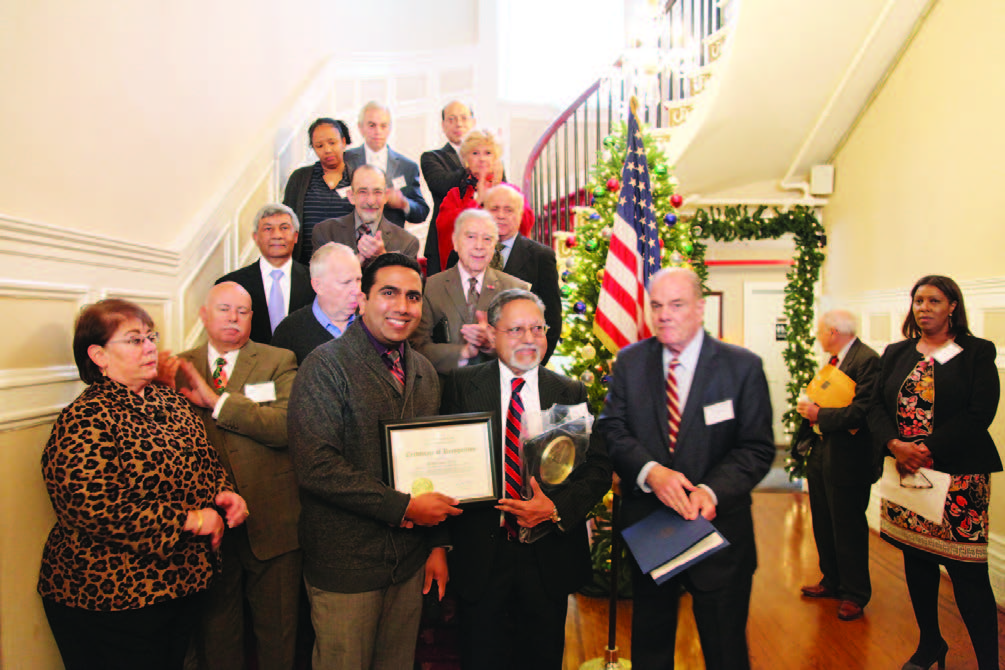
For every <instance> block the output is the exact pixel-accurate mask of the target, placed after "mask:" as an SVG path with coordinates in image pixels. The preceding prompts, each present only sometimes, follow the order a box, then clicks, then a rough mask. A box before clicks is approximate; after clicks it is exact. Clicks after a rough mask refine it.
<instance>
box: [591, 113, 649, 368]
mask: <svg viewBox="0 0 1005 670" xmlns="http://www.w3.org/2000/svg"><path fill="white" fill-rule="evenodd" d="M659 269H660V243H659V238H658V237H657V228H656V212H655V210H654V209H653V194H652V189H651V188H650V185H649V164H648V163H647V162H646V149H645V146H644V145H643V143H642V133H641V132H640V131H639V123H638V119H636V118H635V114H634V112H630V113H629V115H628V153H627V154H626V156H625V167H624V170H623V171H622V175H621V195H620V197H619V198H618V209H617V212H616V213H615V214H614V230H613V231H612V232H611V245H610V249H609V250H608V252H607V263H606V265H605V266H604V280H603V282H602V283H601V285H600V298H599V299H598V300H597V312H596V316H595V317H594V319H593V332H594V334H595V335H596V336H597V338H598V339H600V341H601V342H603V343H604V345H605V346H606V347H607V348H608V349H610V350H611V351H613V352H614V353H617V352H618V351H619V350H621V348H622V347H626V346H628V345H629V344H631V343H632V342H637V341H639V340H642V339H645V338H647V337H649V336H650V334H651V333H650V331H649V320H648V318H647V310H648V306H649V292H648V291H647V287H648V286H649V278H650V277H652V275H653V273H655V272H656V271H657V270H659Z"/></svg>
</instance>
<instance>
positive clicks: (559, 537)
mask: <svg viewBox="0 0 1005 670" xmlns="http://www.w3.org/2000/svg"><path fill="white" fill-rule="evenodd" d="M437 276H442V275H437ZM544 312H545V309H544V304H543V303H542V302H541V299H540V298H538V297H537V296H536V295H534V294H533V293H531V292H530V291H527V290H524V289H509V290H506V291H502V292H500V293H499V294H498V295H496V297H495V298H494V299H493V300H492V302H491V304H490V305H489V306H488V323H489V326H490V327H491V328H492V330H493V331H494V337H495V343H496V351H497V352H498V355H499V359H498V360H496V361H492V362H489V363H483V364H481V365H472V366H468V367H464V368H459V369H457V370H455V371H454V372H453V373H452V374H451V375H450V377H449V378H448V379H447V382H446V384H445V386H444V390H443V402H442V403H441V407H440V411H441V412H442V413H443V414H457V413H465V412H495V413H496V422H495V423H494V424H493V430H495V432H496V436H497V439H498V445H499V453H498V454H497V456H498V458H499V460H500V462H503V463H505V471H506V473H507V474H506V475H505V479H504V481H505V493H504V498H503V499H502V500H500V501H499V505H498V506H497V507H494V508H493V507H485V508H481V509H468V510H466V511H465V512H464V514H461V515H460V516H455V517H451V518H450V519H448V520H447V528H448V530H449V531H450V544H451V545H452V546H453V550H452V551H450V553H449V554H448V555H447V560H448V564H449V567H450V586H451V588H452V589H454V592H455V593H456V594H457V596H458V616H457V621H458V623H459V626H460V648H461V664H462V666H463V667H465V668H488V669H491V668H500V669H501V668H508V667H511V666H512V663H513V661H515V660H517V659H519V661H520V664H521V665H526V667H529V668H540V669H549V670H560V669H561V667H562V655H563V651H564V649H565V618H566V609H567V604H568V598H569V594H570V593H573V592H575V591H576V590H578V589H579V588H580V587H582V586H583V585H584V584H586V583H587V582H588V581H589V580H590V579H591V576H592V568H591V563H590V550H589V545H588V543H587V538H586V524H585V520H586V515H587V513H588V512H589V511H590V509H591V508H592V507H593V505H594V504H596V502H597V501H598V500H600V499H601V498H602V497H603V495H604V494H605V493H607V491H608V490H609V489H610V486H611V463H610V461H609V460H608V459H607V452H606V449H605V448H604V446H603V443H601V442H598V441H596V440H593V441H591V444H590V447H589V450H588V451H587V456H586V460H585V461H584V462H583V463H582V464H581V465H580V466H579V467H577V468H576V469H575V470H573V471H572V474H570V475H569V477H568V479H566V480H565V482H564V484H563V486H562V487H561V488H559V489H553V490H552V491H551V492H550V494H546V493H545V492H544V491H542V490H541V487H540V485H539V483H538V482H537V480H536V479H531V481H530V482H529V484H530V489H531V490H532V491H533V495H532V496H531V497H530V498H529V499H528V500H523V499H522V497H521V492H522V491H521V489H522V487H523V485H524V482H523V481H522V476H520V477H519V481H512V475H513V474H515V475H520V473H521V466H520V463H519V458H520V451H519V442H518V439H513V438H511V436H518V435H519V434H520V429H521V426H522V422H523V417H524V416H527V415H529V414H531V413H534V412H538V411H540V410H543V409H548V408H549V407H551V406H552V405H555V404H560V405H576V404H579V403H582V402H586V400H587V395H586V387H584V386H583V384H582V383H581V382H579V381H574V380H572V379H569V378H567V377H564V376H562V375H559V374H557V373H555V372H552V371H551V370H548V369H547V368H544V367H541V365H540V364H541V360H542V358H543V357H544V353H545V351H546V349H547V347H548V343H547V337H546V335H547V332H548V326H547V324H546V322H545V313H544ZM537 527H550V528H551V532H549V533H548V534H546V535H544V537H542V538H541V539H539V540H537V541H536V542H534V543H532V544H524V543H521V542H520V541H519V540H518V539H517V537H516V535H517V532H518V530H519V528H537ZM510 623H512V624H513V625H514V626H515V630H516V631H517V632H516V635H515V637H514V638H513V639H515V640H519V644H513V643H512V641H513V640H512V639H510V637H509V635H508V631H509V630H510V626H509V624H510Z"/></svg>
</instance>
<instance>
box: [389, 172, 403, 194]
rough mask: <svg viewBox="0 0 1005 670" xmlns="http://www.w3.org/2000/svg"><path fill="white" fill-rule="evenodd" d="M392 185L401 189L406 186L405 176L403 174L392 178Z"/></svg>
mask: <svg viewBox="0 0 1005 670" xmlns="http://www.w3.org/2000/svg"><path fill="white" fill-rule="evenodd" d="M391 186H393V187H395V188H396V189H398V190H399V191H400V190H401V189H403V188H405V178H404V177H402V176H400V175H399V176H397V177H395V178H394V179H392V180H391Z"/></svg>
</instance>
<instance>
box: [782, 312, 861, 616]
mask: <svg viewBox="0 0 1005 670" xmlns="http://www.w3.org/2000/svg"><path fill="white" fill-rule="evenodd" d="M855 326H856V324H855V317H854V316H853V315H852V314H851V313H850V312H847V311H845V310H833V311H830V312H827V313H826V314H824V315H823V317H821V319H820V323H819V325H818V327H817V341H818V342H819V343H820V346H821V348H823V350H824V351H825V352H827V353H829V354H831V358H830V361H829V364H830V365H833V366H834V367H836V368H837V369H838V370H840V371H841V372H842V373H844V374H845V375H847V376H848V377H849V378H850V379H851V380H852V381H853V382H855V396H854V398H853V399H852V401H851V403H850V404H849V405H847V406H845V407H820V406H819V405H817V404H816V403H814V402H813V401H812V400H810V399H809V398H800V400H799V403H798V405H797V406H796V410H797V411H798V412H799V414H800V415H801V416H802V417H803V419H804V421H803V422H802V425H801V426H800V427H799V431H798V432H797V433H796V439H797V441H799V440H801V439H802V438H803V437H804V436H805V437H808V438H811V439H812V438H813V437H814V432H816V434H817V435H819V437H818V438H817V439H815V440H813V446H812V448H811V450H810V454H809V456H808V458H807V461H806V478H807V482H808V484H809V491H810V511H811V512H812V514H813V537H814V539H815V540H816V545H817V553H818V554H819V556H820V572H822V573H823V578H822V579H821V580H820V583H819V584H813V585H809V586H804V587H803V588H802V593H803V595H804V596H806V597H808V598H835V599H838V600H840V601H841V602H840V603H839V604H838V610H837V615H838V618H839V619H841V620H843V621H851V620H853V619H857V618H859V617H860V616H862V608H864V607H865V606H866V603H868V602H869V598H870V597H871V596H872V583H871V582H870V580H869V522H868V520H867V519H866V515H865V512H866V508H868V507H869V495H870V493H871V491H872V483H873V482H874V481H876V479H878V478H879V474H880V470H879V468H878V464H877V463H876V459H875V458H874V457H873V450H872V435H871V434H870V433H869V426H868V424H867V423H866V413H867V412H868V409H869V400H870V398H871V395H872V385H873V381H874V380H875V378H876V375H877V374H879V356H878V355H877V354H876V352H875V351H873V350H872V349H871V348H869V346H868V345H866V344H865V343H864V342H862V341H861V340H859V339H858V338H857V337H856V336H855V330H856V328H855ZM814 425H816V430H815V431H814V428H813V426H814Z"/></svg>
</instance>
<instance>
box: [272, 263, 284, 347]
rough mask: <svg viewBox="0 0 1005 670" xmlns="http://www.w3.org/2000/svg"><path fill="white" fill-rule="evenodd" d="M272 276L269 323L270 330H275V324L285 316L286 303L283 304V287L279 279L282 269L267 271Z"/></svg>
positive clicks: (281, 276)
mask: <svg viewBox="0 0 1005 670" xmlns="http://www.w3.org/2000/svg"><path fill="white" fill-rule="evenodd" d="M269 276H270V277H272V288H270V289H269V323H271V324H272V332H273V333H274V332H276V326H278V325H279V322H280V321H282V320H283V317H285V316H286V305H284V304H283V287H282V285H281V284H280V283H279V280H280V279H282V278H283V271H282V270H273V271H272V272H270V273H269Z"/></svg>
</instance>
